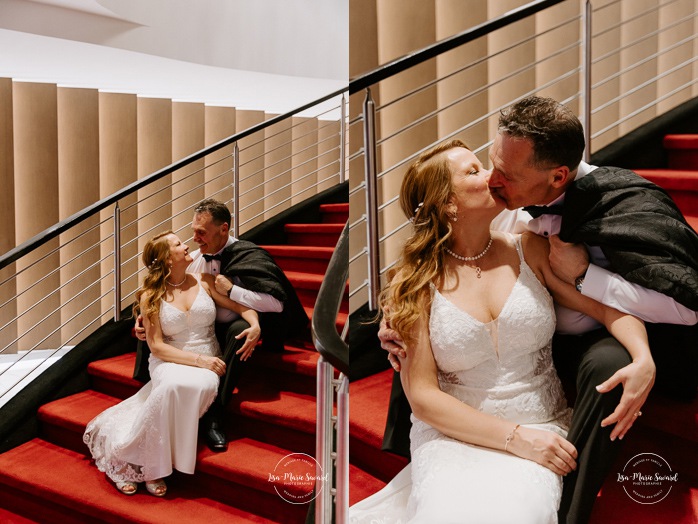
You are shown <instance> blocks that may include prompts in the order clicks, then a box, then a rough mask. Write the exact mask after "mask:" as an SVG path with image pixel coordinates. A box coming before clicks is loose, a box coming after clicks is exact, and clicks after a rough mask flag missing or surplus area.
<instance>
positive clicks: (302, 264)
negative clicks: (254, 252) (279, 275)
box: [261, 246, 334, 275]
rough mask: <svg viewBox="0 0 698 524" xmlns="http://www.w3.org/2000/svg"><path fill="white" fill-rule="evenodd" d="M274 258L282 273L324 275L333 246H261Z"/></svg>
mask: <svg viewBox="0 0 698 524" xmlns="http://www.w3.org/2000/svg"><path fill="white" fill-rule="evenodd" d="M261 247H263V248H264V249H265V250H267V251H268V252H269V254H270V255H271V256H272V257H274V261H275V262H276V263H277V264H278V265H279V267H280V268H281V269H283V270H284V271H303V272H306V273H316V274H319V275H324V274H325V273H326V272H327V266H328V264H329V263H330V258H332V253H334V246H332V247H329V246H261Z"/></svg>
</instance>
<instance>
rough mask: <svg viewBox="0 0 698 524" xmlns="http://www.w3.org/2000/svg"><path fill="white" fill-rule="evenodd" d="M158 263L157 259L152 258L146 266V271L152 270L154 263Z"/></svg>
mask: <svg viewBox="0 0 698 524" xmlns="http://www.w3.org/2000/svg"><path fill="white" fill-rule="evenodd" d="M157 261H158V259H157V258H154V259H153V260H152V261H151V262H150V265H149V266H148V269H153V267H155V263H156V262H157Z"/></svg>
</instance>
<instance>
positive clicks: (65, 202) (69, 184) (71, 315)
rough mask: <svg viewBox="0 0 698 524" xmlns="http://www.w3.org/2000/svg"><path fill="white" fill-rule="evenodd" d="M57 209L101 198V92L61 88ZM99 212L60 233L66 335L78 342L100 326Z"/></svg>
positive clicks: (71, 209)
mask: <svg viewBox="0 0 698 524" xmlns="http://www.w3.org/2000/svg"><path fill="white" fill-rule="evenodd" d="M57 123H58V131H57V137H58V212H59V219H60V220H64V219H66V218H68V217H69V216H71V215H73V214H75V213H77V212H78V211H81V210H82V209H84V208H85V207H87V206H89V205H90V204H92V203H94V202H96V201H97V200H99V94H98V92H97V90H96V89H76V88H66V87H59V88H58V92H57ZM98 219H99V217H98V216H94V217H91V218H89V219H87V220H85V221H84V222H82V223H81V224H80V225H78V226H76V227H75V228H72V229H71V230H70V231H69V232H67V233H64V234H62V235H60V237H59V239H60V243H61V245H64V247H63V248H62V249H61V251H60V260H61V271H60V275H61V293H60V299H61V304H62V305H63V307H62V308H61V325H62V328H61V332H62V336H61V340H62V341H68V342H69V344H70V345H75V344H77V343H78V342H79V341H80V340H82V338H84V337H85V336H86V334H89V333H91V332H92V331H93V330H94V329H95V328H96V327H98V325H99V318H100V300H99V294H100V288H101V286H100V264H99V255H100V247H99V243H100V242H99V240H100V238H99V234H100V231H99V227H98Z"/></svg>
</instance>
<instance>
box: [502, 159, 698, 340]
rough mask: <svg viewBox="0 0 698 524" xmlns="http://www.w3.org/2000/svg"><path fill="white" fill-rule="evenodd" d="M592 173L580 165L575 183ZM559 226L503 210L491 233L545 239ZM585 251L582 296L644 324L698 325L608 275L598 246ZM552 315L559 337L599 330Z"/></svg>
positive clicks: (586, 320) (695, 316) (659, 298)
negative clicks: (586, 261)
mask: <svg viewBox="0 0 698 524" xmlns="http://www.w3.org/2000/svg"><path fill="white" fill-rule="evenodd" d="M594 169H596V166H592V165H589V164H587V163H585V162H582V163H581V164H580V165H579V169H578V170H577V176H576V178H575V180H576V179H579V178H581V177H583V176H586V175H588V174H589V173H591V172H592V171H593V170H594ZM564 200H565V195H564V194H563V195H561V196H560V197H559V198H557V199H555V200H554V201H553V202H550V203H549V204H548V205H553V204H561V203H562V202H564ZM561 223H562V217H561V216H560V215H552V214H550V215H541V216H540V217H538V218H533V217H531V215H529V214H528V213H527V212H526V211H524V210H523V209H516V210H514V211H510V210H507V209H505V210H504V211H502V212H501V213H500V214H499V215H498V216H497V217H496V218H495V219H494V221H493V222H492V229H494V230H496V231H505V232H509V233H523V232H524V231H531V232H533V233H536V234H537V235H541V236H544V237H548V236H550V235H557V234H558V233H559V232H560V225H561ZM587 250H588V251H589V269H588V270H587V272H586V275H585V276H584V285H583V286H582V294H584V295H586V296H588V297H591V298H593V299H594V300H597V301H598V302H601V303H602V304H605V305H606V306H609V307H612V308H615V309H617V310H619V311H622V312H624V313H629V314H631V315H634V316H636V317H638V318H641V319H642V320H644V321H646V322H653V323H659V324H683V325H693V324H696V323H698V312H696V311H692V310H690V309H688V308H687V307H686V306H684V305H682V304H679V303H678V302H676V301H675V300H674V299H673V298H671V297H668V296H666V295H664V294H662V293H659V292H658V291H653V290H650V289H646V288H644V287H642V286H640V285H639V284H633V283H632V282H628V281H627V280H625V279H624V278H623V277H621V276H620V275H618V274H616V273H612V272H611V271H608V269H606V268H608V266H609V264H608V260H607V259H606V256H605V255H604V254H603V251H601V248H599V247H598V246H587ZM555 313H556V315H557V331H558V332H559V333H572V334H579V333H585V332H587V331H589V330H591V329H594V328H595V327H598V326H599V324H598V323H597V322H596V321H595V320H594V319H592V318H590V317H587V316H586V315H583V314H582V313H579V312H577V311H572V310H569V309H567V308H563V307H562V306H558V305H557V304H556V305H555Z"/></svg>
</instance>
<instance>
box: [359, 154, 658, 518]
mask: <svg viewBox="0 0 698 524" xmlns="http://www.w3.org/2000/svg"><path fill="white" fill-rule="evenodd" d="M488 178H489V172H488V171H485V170H484V169H483V167H482V165H481V164H480V162H479V160H478V159H477V157H476V156H475V155H474V154H473V153H472V152H471V151H469V150H468V149H467V148H465V145H464V144H462V142H460V141H454V142H451V143H448V144H444V145H442V146H438V147H437V148H435V149H433V150H432V151H428V152H426V153H424V154H423V155H422V156H421V157H420V159H419V160H418V161H417V162H416V163H415V164H413V166H412V167H411V168H410V169H409V170H408V172H407V174H406V176H405V179H404V181H403V186H402V190H401V206H402V208H403V211H404V212H405V214H406V215H408V217H411V218H412V222H413V225H414V232H413V235H412V237H411V238H410V239H409V240H408V241H407V242H406V244H405V247H404V248H403V252H402V257H401V259H400V261H399V262H398V265H397V267H396V274H395V276H394V277H393V278H392V280H391V282H390V284H389V286H388V288H387V289H386V290H385V291H384V293H383V295H382V297H381V299H382V304H383V306H384V310H385V311H386V319H387V320H388V321H389V322H390V325H391V327H392V328H393V329H395V330H396V331H397V332H398V333H399V334H400V335H401V338H402V339H403V340H405V343H406V357H405V358H401V359H400V364H401V373H400V377H401V380H402V384H403V388H404V390H405V393H406V394H407V398H408V399H409V401H410V405H411V407H412V410H413V415H412V430H411V433H410V442H411V446H410V447H411V455H412V462H411V463H410V464H409V465H408V466H407V467H406V468H405V469H403V470H402V471H401V472H400V473H399V474H398V475H397V476H396V477H395V478H394V479H393V480H392V481H391V482H390V483H389V484H388V485H387V486H386V487H385V488H384V489H382V490H381V491H379V492H378V493H376V494H374V495H372V496H371V497H369V498H367V499H365V500H363V501H361V502H359V503H358V504H356V505H354V506H352V507H351V508H350V511H349V516H350V522H352V523H353V524H364V523H365V524H392V523H406V522H410V523H430V524H432V523H435V524H439V523H459V524H460V523H473V524H487V523H493V524H509V523H517V524H519V523H530V524H543V523H554V522H557V508H558V505H559V501H560V496H561V490H562V475H565V474H566V473H568V472H570V471H572V470H573V469H574V468H575V466H576V463H575V459H576V450H575V449H574V446H573V445H572V444H570V443H569V442H568V441H567V440H565V438H564V437H565V436H566V428H567V424H568V420H569V417H570V414H571V413H570V410H569V409H568V408H567V406H566V402H565V397H564V394H563V391H562V387H561V384H560V381H559V379H558V377H557V374H556V372H555V368H554V366H553V361H552V353H551V340H552V335H553V332H554V330H555V312H554V308H553V300H552V297H551V295H550V293H549V292H548V290H546V287H547V288H548V289H549V290H550V291H551V292H552V293H553V296H554V297H555V299H556V300H557V301H558V302H559V303H560V304H562V305H565V306H567V307H572V308H575V309H578V310H581V311H583V312H585V313H587V314H589V315H591V316H593V317H594V318H596V319H598V320H599V321H601V322H603V323H604V324H606V326H607V327H608V328H609V330H610V331H611V332H612V334H613V335H614V336H616V337H617V338H618V339H619V340H620V341H621V342H622V343H624V344H625V345H626V347H627V348H628V350H629V352H630V353H631V355H633V356H635V355H643V356H647V355H648V354H649V347H648V346H647V340H646V334H645V333H644V327H643V326H642V324H641V322H639V321H638V320H637V319H635V318H634V317H631V316H628V315H623V314H621V313H619V312H617V311H615V310H613V309H609V308H606V307H605V306H602V305H601V304H598V303H596V302H594V301H593V300H590V299H587V298H586V297H584V296H583V295H581V294H580V293H578V292H577V291H576V290H575V289H574V287H572V286H569V285H567V284H565V283H563V282H562V281H560V280H558V279H557V278H556V277H555V276H554V274H553V273H552V271H551V270H550V267H549V264H548V248H547V241H546V240H544V239H541V238H539V237H536V236H535V235H527V236H524V237H521V236H512V235H507V234H501V233H494V232H490V231H489V223H490V222H491V220H492V219H493V218H494V216H496V215H497V213H499V212H500V211H501V210H502V208H503V207H504V204H503V202H502V201H501V200H499V199H498V198H495V197H494V196H493V195H492V194H491V193H490V191H489V189H488V187H487V181H488ZM386 306H389V307H386Z"/></svg>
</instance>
